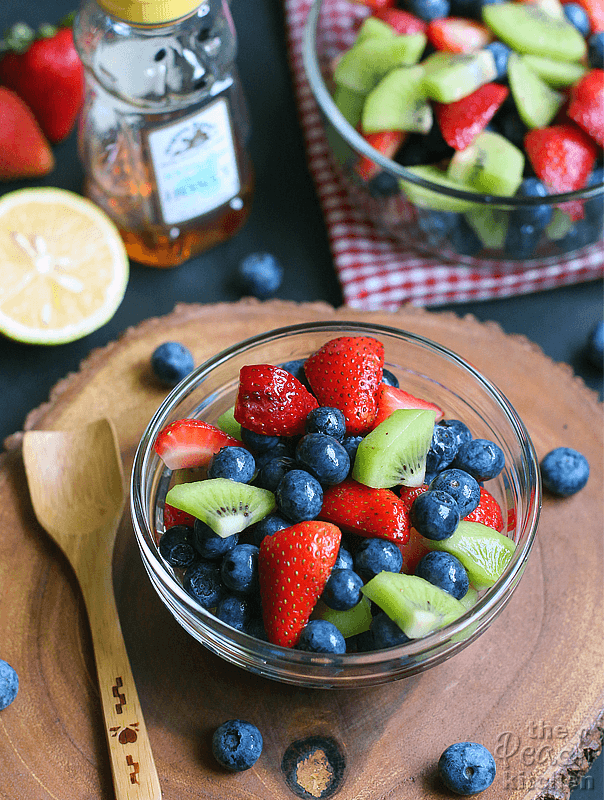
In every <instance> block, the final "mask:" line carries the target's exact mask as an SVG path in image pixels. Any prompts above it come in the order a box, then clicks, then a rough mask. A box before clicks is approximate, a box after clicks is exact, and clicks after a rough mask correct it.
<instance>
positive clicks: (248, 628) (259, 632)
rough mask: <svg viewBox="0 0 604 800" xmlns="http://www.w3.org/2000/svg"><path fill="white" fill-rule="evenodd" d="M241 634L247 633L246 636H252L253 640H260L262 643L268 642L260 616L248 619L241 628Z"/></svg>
mask: <svg viewBox="0 0 604 800" xmlns="http://www.w3.org/2000/svg"><path fill="white" fill-rule="evenodd" d="M243 632H244V633H247V635H248V636H253V637H254V639H262V641H263V642H268V635H267V633H266V629H265V627H264V622H263V621H262V617H261V616H253V617H252V618H251V619H249V620H248V621H247V622H246V624H245V626H244V628H243Z"/></svg>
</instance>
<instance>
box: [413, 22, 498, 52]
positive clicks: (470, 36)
mask: <svg viewBox="0 0 604 800" xmlns="http://www.w3.org/2000/svg"><path fill="white" fill-rule="evenodd" d="M426 34H427V36H428V41H429V42H430V44H432V45H433V46H434V47H435V48H436V49H437V50H445V51H446V52H448V53H474V52H476V51H477V50H481V49H482V48H483V47H484V46H485V45H487V44H489V42H492V41H493V34H492V33H491V31H490V30H489V29H488V28H487V27H486V26H485V25H483V24H482V23H480V22H475V21H474V20H471V19H465V17H443V18H441V19H433V20H431V21H430V22H429V23H428V30H427V31H426Z"/></svg>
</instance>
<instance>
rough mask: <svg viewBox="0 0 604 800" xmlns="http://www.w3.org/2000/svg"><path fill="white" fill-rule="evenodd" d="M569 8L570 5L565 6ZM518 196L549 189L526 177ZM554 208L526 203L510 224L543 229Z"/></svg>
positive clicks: (538, 194)
mask: <svg viewBox="0 0 604 800" xmlns="http://www.w3.org/2000/svg"><path fill="white" fill-rule="evenodd" d="M565 8H568V6H565ZM516 196H517V197H547V196H548V191H547V189H546V187H545V184H544V183H543V182H542V181H540V180H539V178H524V179H523V181H522V183H521V184H520V186H519V187H518V191H517V192H516ZM553 213H554V212H553V208H552V206H551V205H548V204H543V205H538V206H532V205H525V206H522V208H521V209H514V210H513V211H512V213H511V214H510V219H511V222H510V224H513V225H516V227H521V226H522V225H523V224H526V225H532V226H533V227H534V228H535V229H536V230H540V231H542V230H543V229H544V228H545V227H547V226H548V225H549V223H550V222H551V220H552V215H553Z"/></svg>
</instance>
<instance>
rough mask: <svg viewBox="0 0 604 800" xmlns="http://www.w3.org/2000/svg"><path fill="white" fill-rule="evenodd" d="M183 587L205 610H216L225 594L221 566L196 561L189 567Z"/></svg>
mask: <svg viewBox="0 0 604 800" xmlns="http://www.w3.org/2000/svg"><path fill="white" fill-rule="evenodd" d="M183 586H184V588H185V591H187V592H188V593H189V594H190V595H191V597H193V598H194V599H195V600H197V602H198V603H199V605H200V606H202V607H203V608H214V606H217V605H218V603H219V602H220V601H221V600H222V598H223V596H224V594H225V591H224V585H223V583H222V578H221V577H220V565H219V564H217V563H215V562H213V561H205V560H204V561H196V562H195V563H194V564H192V565H191V566H190V567H188V569H187V571H186V572H185V576H184V578H183Z"/></svg>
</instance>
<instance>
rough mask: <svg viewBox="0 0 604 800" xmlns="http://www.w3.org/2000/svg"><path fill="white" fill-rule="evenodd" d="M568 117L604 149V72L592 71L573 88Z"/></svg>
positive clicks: (600, 70)
mask: <svg viewBox="0 0 604 800" xmlns="http://www.w3.org/2000/svg"><path fill="white" fill-rule="evenodd" d="M568 116H569V117H570V118H571V119H572V120H573V121H574V122H576V123H577V125H578V126H579V127H580V128H582V129H583V130H584V131H585V133H587V134H588V135H589V136H591V138H592V139H593V140H594V142H597V144H599V145H600V147H604V70H602V69H592V70H590V71H589V72H588V73H586V74H585V75H584V76H583V77H582V78H581V80H580V81H578V83H577V84H575V86H573V88H572V89H571V91H570V104H569V106H568Z"/></svg>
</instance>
